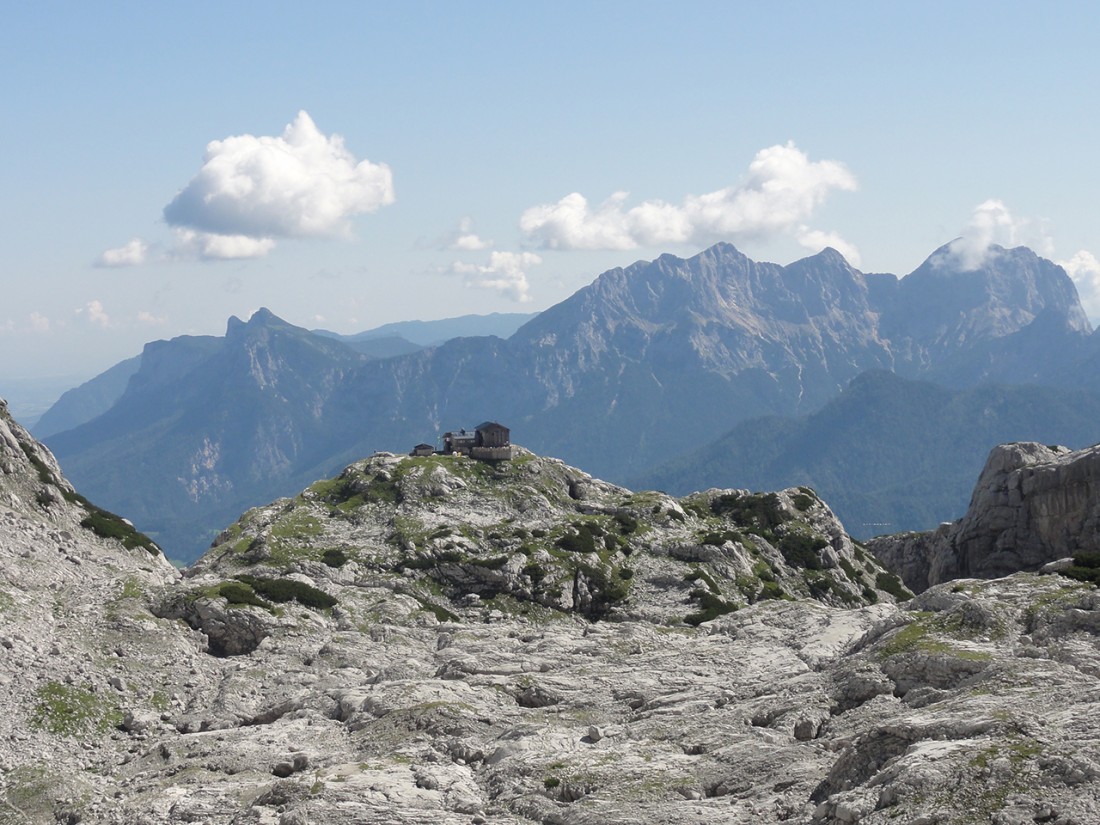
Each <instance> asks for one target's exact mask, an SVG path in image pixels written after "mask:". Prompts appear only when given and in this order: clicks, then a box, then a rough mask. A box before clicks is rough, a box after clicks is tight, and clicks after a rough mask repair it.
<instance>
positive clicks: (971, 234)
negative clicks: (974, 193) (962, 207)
mask: <svg viewBox="0 0 1100 825" xmlns="http://www.w3.org/2000/svg"><path fill="white" fill-rule="evenodd" d="M1024 223H1025V222H1024V221H1019V220H1017V219H1016V218H1014V217H1013V216H1012V213H1011V212H1009V210H1008V207H1007V206H1005V205H1004V203H1003V202H1002V201H999V200H993V199H990V200H987V201H984V202H983V203H980V204H978V205H977V206H976V207H975V208H974V213H973V214H972V215H971V216H970V221H969V222H968V223H967V225H966V228H965V229H963V232H962V235H961V236H960V237H958V238H956V239H955V240H954V241H952V242H951V244H950V247H949V251H950V254H951V255H952V257H953V258H954V261H953V262H952V263H953V264H954V265H957V266H958V267H960V268H961V269H962V270H963V271H965V272H969V271H972V270H975V269H978V268H979V267H981V266H982V264H984V263H985V261H986V259H987V258H988V257H989V252H990V247H992V246H993V245H994V244H998V245H1000V246H1015V245H1016V235H1017V233H1018V232H1019V230H1020V229H1021V228H1022V227H1023V225H1024Z"/></svg>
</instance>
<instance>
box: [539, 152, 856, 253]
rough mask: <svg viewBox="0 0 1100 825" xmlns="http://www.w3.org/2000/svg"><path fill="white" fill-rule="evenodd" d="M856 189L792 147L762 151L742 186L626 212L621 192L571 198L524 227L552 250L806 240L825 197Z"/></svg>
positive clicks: (840, 168) (844, 173)
mask: <svg viewBox="0 0 1100 825" xmlns="http://www.w3.org/2000/svg"><path fill="white" fill-rule="evenodd" d="M855 188H856V179H855V176H854V175H852V173H851V172H850V171H848V168H847V167H846V166H844V164H842V163H839V162H838V161H833V160H822V161H811V160H810V159H809V157H807V155H806V154H805V153H804V152H802V151H801V150H799V149H798V148H797V147H796V146H795V145H794V144H793V143H787V144H785V145H776V146H771V147H769V148H767V149H762V150H761V151H759V152H757V154H756V157H755V158H753V161H752V163H751V164H750V165H749V171H748V174H747V175H746V177H745V180H744V182H742V183H740V184H738V185H736V186H729V187H726V188H724V189H719V190H717V191H715V192H710V193H707V194H704V195H688V196H687V197H685V198H684V199H683V201H682V202H681V203H680V204H672V203H666V202H664V201H657V200H653V201H643V202H642V203H640V204H638V205H637V206H634V207H631V208H627V207H626V201H627V198H628V194H627V193H626V192H616V193H615V194H613V195H612V196H611V197H610V198H608V199H607V200H605V201H604V202H603V203H601V204H599V205H598V206H596V207H595V208H593V207H591V206H590V205H589V203H588V200H587V199H586V198H585V197H584V196H583V195H581V194H580V193H578V192H573V193H572V194H569V195H566V196H565V197H564V198H562V199H561V200H559V201H558V202H557V203H552V204H543V205H540V206H533V207H531V208H530V209H527V210H526V211H525V212H524V213H523V215H522V216H521V217H520V228H521V229H522V230H523V232H524V233H525V234H526V235H527V236H528V237H530V238H532V239H535V240H536V241H538V242H539V243H540V244H541V245H542V246H543V247H545V248H548V249H633V248H635V247H637V246H661V245H665V244H677V243H688V242H706V241H711V240H716V239H753V238H762V237H767V236H770V235H774V234H777V233H793V234H795V235H796V237H803V238H808V236H809V233H810V232H811V230H807V229H806V227H805V226H804V222H805V221H806V220H807V219H809V218H810V216H811V215H812V214H813V213H814V211H815V210H816V209H817V208H818V207H819V206H820V205H821V204H822V203H823V202H824V201H825V199H826V198H827V197H828V195H829V194H830V193H831V192H832V191H833V190H837V189H839V190H847V191H851V190H854V189H855ZM847 246H848V248H849V249H851V248H852V247H851V245H847Z"/></svg>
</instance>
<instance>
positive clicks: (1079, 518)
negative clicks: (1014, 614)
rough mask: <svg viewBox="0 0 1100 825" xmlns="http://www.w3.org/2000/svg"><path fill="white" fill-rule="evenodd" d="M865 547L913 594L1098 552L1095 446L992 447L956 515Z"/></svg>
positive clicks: (1099, 472) (1099, 459) (1099, 473)
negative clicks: (956, 518) (957, 517)
mask: <svg viewBox="0 0 1100 825" xmlns="http://www.w3.org/2000/svg"><path fill="white" fill-rule="evenodd" d="M868 547H869V548H871V550H872V551H873V552H874V553H875V555H876V556H877V557H878V558H879V559H880V560H881V561H882V562H883V563H885V564H886V566H887V567H890V568H891V569H893V570H895V571H897V572H898V573H899V574H900V575H901V577H902V579H903V580H904V581H905V583H906V584H907V585H908V586H909V587H910V588H911V589H913V590H916V591H921V590H924V589H925V588H926V587H928V586H929V585H932V584H937V583H939V582H944V581H948V580H951V579H957V578H966V577H971V576H973V577H977V578H995V577H997V576H1006V575H1009V574H1011V573H1014V572H1017V571H1020V570H1032V571H1033V570H1038V569H1039V568H1041V567H1042V566H1043V565H1044V564H1047V563H1048V562H1053V561H1056V560H1058V559H1061V558H1064V557H1066V556H1072V555H1073V554H1074V553H1079V552H1095V551H1097V550H1100V445H1098V446H1096V447H1090V448H1089V449H1086V450H1078V451H1075V452H1074V451H1070V450H1068V449H1066V448H1065V447H1047V446H1044V445H1042V444H1035V443H1031V442H1024V443H1018V444H1005V445H1001V446H999V447H994V448H993V450H992V451H991V452H990V454H989V458H988V459H987V460H986V464H985V468H984V469H983V470H982V473H981V475H980V476H979V478H978V483H977V485H976V486H975V487H974V494H973V496H972V498H971V501H970V507H969V509H968V510H967V512H966V515H965V516H963V518H962V519H960V520H959V521H957V522H953V523H951V524H944V525H941V526H940V527H939V528H938V529H937V530H934V531H932V532H929V533H904V534H900V535H897V536H886V537H883V538H878V539H873V540H872V541H870V542H868Z"/></svg>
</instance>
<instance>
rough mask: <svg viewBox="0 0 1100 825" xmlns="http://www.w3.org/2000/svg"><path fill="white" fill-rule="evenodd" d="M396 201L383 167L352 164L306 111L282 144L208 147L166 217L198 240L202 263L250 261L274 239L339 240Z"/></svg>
mask: <svg viewBox="0 0 1100 825" xmlns="http://www.w3.org/2000/svg"><path fill="white" fill-rule="evenodd" d="M393 200H394V193H393V176H392V174H391V173H390V169H389V167H388V166H386V165H385V164H376V163H371V162H370V161H367V160H363V161H356V159H355V157H354V156H353V155H352V154H351V153H350V152H349V151H348V150H347V149H346V148H345V146H344V140H343V138H341V137H340V136H339V135H331V136H327V137H326V136H325V135H324V134H322V133H321V131H320V130H319V129H318V128H317V126H316V125H315V124H314V122H313V120H312V119H310V116H309V115H308V114H306V113H305V112H304V111H303V112H299V113H298V116H297V117H296V118H294V121H293V122H292V123H290V124H289V125H288V126H287V127H286V129H285V130H284V131H283V134H282V135H281V136H279V137H269V136H259V137H257V136H255V135H236V136H234V137H228V138H225V139H224V140H215V141H211V142H210V143H209V144H208V145H207V147H206V155H205V157H204V159H203V164H202V168H201V169H199V171H198V174H196V175H195V177H194V178H192V179H191V182H190V183H188V184H187V186H186V187H184V189H183V190H182V191H181V192H180V193H179V194H178V195H176V197H175V198H173V199H172V202H171V203H169V204H168V205H167V206H166V207H164V218H165V220H166V221H167V222H168V223H169V224H170V225H172V226H174V227H179V228H182V229H186V230H190V231H193V232H195V233H197V237H199V238H200V239H202V240H201V243H202V245H203V248H204V250H205V252H204V253H203V257H208V258H241V257H254V256H255V255H257V254H265V253H266V251H267V250H269V249H270V248H271V246H272V245H274V239H276V238H303V237H323V236H333V235H341V234H344V233H346V232H347V231H348V228H349V219H350V218H351V217H352V216H353V215H357V214H362V213H365V212H374V211H375V210H377V209H378V208H379V207H381V206H385V205H386V204H390V203H393ZM218 237H224V238H229V239H231V240H228V241H226V242H225V243H224V244H222V243H221V242H219V241H217V240H215V239H214V238H218ZM242 239H248V240H249V241H251V242H252V246H249V245H248V244H247V243H245V242H244V241H243V240H242Z"/></svg>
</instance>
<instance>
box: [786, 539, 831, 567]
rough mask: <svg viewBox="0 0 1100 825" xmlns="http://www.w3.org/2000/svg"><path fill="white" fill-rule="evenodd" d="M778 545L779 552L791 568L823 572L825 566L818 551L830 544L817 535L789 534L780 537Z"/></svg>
mask: <svg viewBox="0 0 1100 825" xmlns="http://www.w3.org/2000/svg"><path fill="white" fill-rule="evenodd" d="M778 544H779V552H780V553H782V554H783V558H784V559H785V560H786V562H787V564H789V565H791V567H802V568H805V569H806V570H821V569H822V566H823V565H822V564H821V557H820V556H819V555H818V551H819V550H822V549H824V548H825V547H827V546H828V544H829V542H828V541H826V540H825V539H824V538H822V537H821V536H817V535H808V534H806V533H787V534H786V535H784V536H781V537H780V539H779V542H778Z"/></svg>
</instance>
